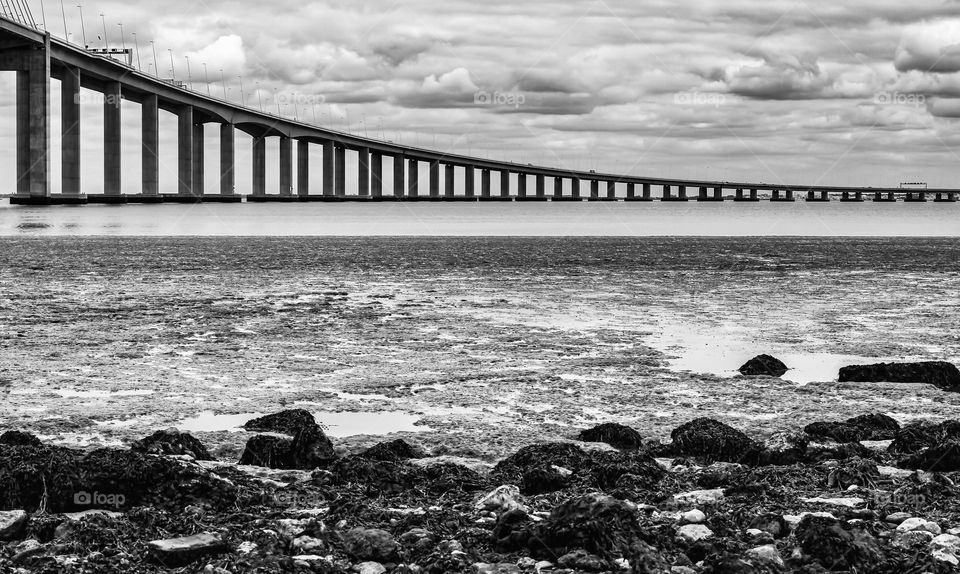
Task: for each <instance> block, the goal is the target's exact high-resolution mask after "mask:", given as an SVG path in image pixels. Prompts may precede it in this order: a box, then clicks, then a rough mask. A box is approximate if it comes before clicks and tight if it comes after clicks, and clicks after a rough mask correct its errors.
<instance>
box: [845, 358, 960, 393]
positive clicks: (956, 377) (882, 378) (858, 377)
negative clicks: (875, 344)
mask: <svg viewBox="0 0 960 574" xmlns="http://www.w3.org/2000/svg"><path fill="white" fill-rule="evenodd" d="M839 381H840V382H841V383H846V382H852V383H928V384H931V385H935V386H937V387H939V388H941V389H944V390H947V391H954V390H957V389H958V388H960V370H957V367H956V366H954V365H952V364H950V363H946V362H943V361H928V362H920V363H879V364H875V365H851V366H849V367H843V368H842V369H840V378H839Z"/></svg>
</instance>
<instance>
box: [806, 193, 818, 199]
mask: <svg viewBox="0 0 960 574" xmlns="http://www.w3.org/2000/svg"><path fill="white" fill-rule="evenodd" d="M815 197H816V196H815V195H814V193H813V192H812V191H808V192H807V201H813V200H814V199H815Z"/></svg>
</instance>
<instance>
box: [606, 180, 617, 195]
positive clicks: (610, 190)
mask: <svg viewBox="0 0 960 574" xmlns="http://www.w3.org/2000/svg"><path fill="white" fill-rule="evenodd" d="M616 198H617V182H615V181H608V182H607V199H616Z"/></svg>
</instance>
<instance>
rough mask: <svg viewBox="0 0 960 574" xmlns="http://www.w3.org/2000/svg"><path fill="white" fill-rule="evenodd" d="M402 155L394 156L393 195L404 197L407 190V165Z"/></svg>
mask: <svg viewBox="0 0 960 574" xmlns="http://www.w3.org/2000/svg"><path fill="white" fill-rule="evenodd" d="M405 162H406V158H404V157H403V156H402V155H395V156H393V195H394V196H395V197H403V196H404V195H405V194H406V190H407V165H406V163H405Z"/></svg>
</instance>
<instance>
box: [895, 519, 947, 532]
mask: <svg viewBox="0 0 960 574" xmlns="http://www.w3.org/2000/svg"><path fill="white" fill-rule="evenodd" d="M914 530H924V531H926V532H929V533H931V534H933V535H934V536H937V535H939V534H940V525H939V524H937V523H936V522H931V521H929V520H925V519H923V518H908V519H906V520H904V521H903V522H901V523H900V525H899V526H897V531H898V532H911V531H914Z"/></svg>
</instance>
